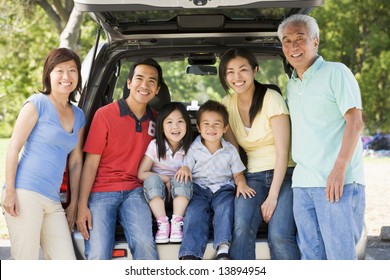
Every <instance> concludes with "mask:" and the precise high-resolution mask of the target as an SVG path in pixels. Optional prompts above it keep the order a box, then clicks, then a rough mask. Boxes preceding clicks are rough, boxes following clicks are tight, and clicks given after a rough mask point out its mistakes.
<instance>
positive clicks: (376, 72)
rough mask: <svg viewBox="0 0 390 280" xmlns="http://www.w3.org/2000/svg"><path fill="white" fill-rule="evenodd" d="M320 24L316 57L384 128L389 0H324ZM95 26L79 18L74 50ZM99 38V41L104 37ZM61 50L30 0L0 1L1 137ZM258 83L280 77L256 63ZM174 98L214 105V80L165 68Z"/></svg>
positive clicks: (268, 65)
mask: <svg viewBox="0 0 390 280" xmlns="http://www.w3.org/2000/svg"><path fill="white" fill-rule="evenodd" d="M312 15H313V16H314V17H315V18H316V19H317V21H318V23H319V26H320V31H321V32H320V33H321V34H320V38H321V39H320V54H321V55H323V56H324V58H325V59H326V60H329V61H341V62H343V63H344V64H346V65H347V66H348V67H349V68H350V69H351V70H352V72H353V73H354V74H355V76H356V78H357V80H358V82H359V84H360V88H361V93H362V99H363V107H364V117H365V123H366V127H367V130H368V131H369V133H374V132H375V131H376V130H377V129H381V130H382V131H383V132H387V131H390V115H389V113H388V112H390V88H389V81H390V69H389V68H390V38H389V34H390V32H389V26H390V9H389V8H388V0H326V4H325V5H324V6H323V7H321V8H317V9H315V10H314V11H313V12H312ZM96 30H97V26H96V24H95V23H94V22H93V21H92V19H91V18H90V17H89V16H88V15H85V16H84V20H83V23H82V28H81V37H80V51H79V52H80V53H79V55H80V56H81V58H84V57H85V56H86V54H87V52H88V51H89V49H90V48H91V47H92V46H93V45H94V43H95V37H96ZM103 37H104V36H103ZM58 45H59V34H58V30H57V28H56V23H55V22H53V20H51V19H49V17H48V15H47V14H46V13H45V12H44V11H43V9H42V8H41V7H40V6H38V5H37V4H36V2H35V1H31V0H20V1H11V0H0V137H8V136H9V135H10V134H11V131H12V127H13V124H14V122H15V120H16V117H17V114H18V112H19V110H20V108H21V105H22V103H23V101H24V100H25V99H26V98H27V97H28V96H29V95H31V94H32V93H33V92H36V91H38V90H39V89H40V87H41V81H40V80H41V73H42V67H43V61H44V58H45V56H46V54H47V53H48V51H49V50H50V49H52V48H55V47H57V46H58ZM259 63H260V70H259V74H258V77H257V78H258V80H259V81H260V82H263V83H274V84H278V85H279V86H280V87H281V89H282V91H283V92H285V85H286V81H287V78H286V75H284V74H281V72H280V69H279V67H275V66H274V65H273V64H272V62H269V61H259ZM164 71H165V72H166V73H169V75H168V74H167V75H166V77H168V76H170V77H171V78H170V79H171V80H169V81H167V83H169V85H174V87H172V86H171V87H170V89H171V91H172V93H173V97H174V99H175V100H187V101H188V100H193V99H196V100H198V101H199V102H204V101H205V100H207V99H209V98H211V99H215V100H220V99H221V98H222V97H223V96H224V95H225V93H224V91H223V89H222V87H221V86H220V83H219V81H218V78H217V77H215V76H213V77H201V78H202V80H203V82H202V83H199V81H198V79H199V77H193V78H192V77H189V79H181V77H182V76H183V74H184V71H185V69H183V67H179V66H178V65H174V64H171V65H170V66H169V67H166V69H164Z"/></svg>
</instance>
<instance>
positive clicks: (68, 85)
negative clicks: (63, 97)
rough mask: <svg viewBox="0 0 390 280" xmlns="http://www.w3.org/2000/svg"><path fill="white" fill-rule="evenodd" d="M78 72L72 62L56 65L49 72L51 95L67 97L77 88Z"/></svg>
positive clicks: (74, 63)
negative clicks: (64, 95) (65, 95)
mask: <svg viewBox="0 0 390 280" xmlns="http://www.w3.org/2000/svg"><path fill="white" fill-rule="evenodd" d="M78 75H79V73H78V70H77V65H76V62H75V61H74V60H69V61H65V62H62V63H58V64H57V65H56V66H54V68H53V70H52V71H51V72H50V86H51V90H52V92H53V93H58V94H67V95H69V94H70V93H71V92H72V91H74V90H75V89H76V87H77V83H78Z"/></svg>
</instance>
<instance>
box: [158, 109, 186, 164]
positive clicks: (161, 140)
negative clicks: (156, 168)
mask: <svg viewBox="0 0 390 280" xmlns="http://www.w3.org/2000/svg"><path fill="white" fill-rule="evenodd" d="M175 110H178V111H179V112H180V113H181V115H182V116H183V119H184V121H185V122H186V129H187V131H186V134H185V135H184V137H183V139H182V142H181V147H182V148H183V149H184V151H185V152H186V153H187V151H188V149H189V148H190V145H191V143H192V126H191V119H190V116H189V114H188V112H187V110H186V107H185V106H184V105H183V104H182V103H180V102H169V103H167V104H165V105H164V106H162V107H161V109H160V111H159V113H158V116H157V122H156V144H157V154H158V158H159V159H164V158H165V156H166V149H165V140H166V136H165V134H164V128H163V123H164V120H165V119H166V118H167V117H168V116H169V115H170V114H171V113H172V112H173V111H175Z"/></svg>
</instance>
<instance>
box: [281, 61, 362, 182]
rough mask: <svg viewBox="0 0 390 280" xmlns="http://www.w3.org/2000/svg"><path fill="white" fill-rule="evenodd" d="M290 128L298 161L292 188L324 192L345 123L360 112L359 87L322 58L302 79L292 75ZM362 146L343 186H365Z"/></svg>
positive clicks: (341, 66) (344, 71)
mask: <svg viewBox="0 0 390 280" xmlns="http://www.w3.org/2000/svg"><path fill="white" fill-rule="evenodd" d="M287 104H288V107H289V110H290V117H291V123H292V157H293V160H294V161H295V162H296V164H297V165H296V167H295V170H294V174H293V180H292V186H293V187H325V186H326V181H327V178H328V176H329V174H330V172H331V170H332V169H333V166H334V164H335V162H336V158H337V156H338V153H339V151H340V147H341V142H342V138H343V135H344V129H345V125H346V121H345V119H344V114H345V113H346V112H347V111H348V110H349V109H352V108H357V109H362V101H361V96H360V89H359V85H358V83H357V81H356V79H355V77H354V76H353V74H352V72H351V71H350V70H349V69H348V68H347V67H346V66H345V65H344V64H342V63H336V62H327V61H324V59H323V58H322V57H321V56H320V57H318V58H317V60H316V61H315V63H314V64H313V65H312V66H311V67H310V68H309V69H307V70H306V71H305V73H304V74H303V78H302V80H300V79H299V78H298V77H297V74H296V72H295V71H294V72H293V76H292V78H291V79H290V80H289V81H288V84H287ZM363 174H364V172H363V147H362V142H361V141H358V143H357V145H356V147H355V151H354V154H353V156H352V159H351V161H350V162H349V164H348V165H347V169H346V177H345V184H349V183H353V182H356V183H359V184H363V185H364V176H363Z"/></svg>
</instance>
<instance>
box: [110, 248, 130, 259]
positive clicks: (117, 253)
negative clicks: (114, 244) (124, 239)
mask: <svg viewBox="0 0 390 280" xmlns="http://www.w3.org/2000/svg"><path fill="white" fill-rule="evenodd" d="M125 257H127V251H126V250H125V249H114V250H112V258H125Z"/></svg>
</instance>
